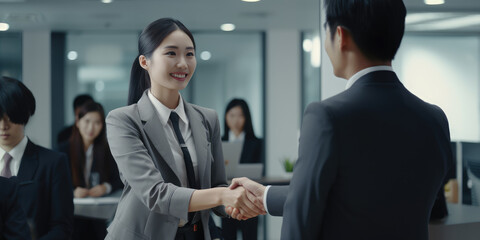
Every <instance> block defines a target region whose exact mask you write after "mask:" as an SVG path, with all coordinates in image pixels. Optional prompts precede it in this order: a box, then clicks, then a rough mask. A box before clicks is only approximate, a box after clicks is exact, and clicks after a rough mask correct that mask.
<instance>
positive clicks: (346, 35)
mask: <svg viewBox="0 0 480 240" xmlns="http://www.w3.org/2000/svg"><path fill="white" fill-rule="evenodd" d="M335 34H336V35H337V38H336V40H337V41H338V46H340V48H341V49H342V50H343V49H345V48H346V47H348V44H349V43H350V41H351V35H350V32H349V31H348V30H347V29H345V28H343V27H341V26H337V31H336V32H335Z"/></svg>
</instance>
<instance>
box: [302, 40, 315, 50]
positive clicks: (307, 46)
mask: <svg viewBox="0 0 480 240" xmlns="http://www.w3.org/2000/svg"><path fill="white" fill-rule="evenodd" d="M302 45H303V51H305V52H310V51H312V47H313V46H312V40H310V39H308V38H307V39H305V40H303V44H302Z"/></svg>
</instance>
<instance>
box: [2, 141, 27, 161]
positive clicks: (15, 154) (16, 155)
mask: <svg viewBox="0 0 480 240" xmlns="http://www.w3.org/2000/svg"><path fill="white" fill-rule="evenodd" d="M27 143H28V138H27V136H23V139H22V141H20V142H19V143H18V144H17V146H15V147H14V148H12V150H10V152H8V154H10V156H12V159H13V160H15V161H16V160H18V161H20V160H21V159H22V157H23V153H24V152H25V148H27ZM5 152H6V151H5V150H3V149H2V148H0V159H2V158H3V155H5Z"/></svg>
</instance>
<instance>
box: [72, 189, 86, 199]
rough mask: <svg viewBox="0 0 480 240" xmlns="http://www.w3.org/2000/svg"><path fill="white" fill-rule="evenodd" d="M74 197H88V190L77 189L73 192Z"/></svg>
mask: <svg viewBox="0 0 480 240" xmlns="http://www.w3.org/2000/svg"><path fill="white" fill-rule="evenodd" d="M73 196H74V197H76V198H84V197H88V189H86V188H82V187H76V188H75V191H73Z"/></svg>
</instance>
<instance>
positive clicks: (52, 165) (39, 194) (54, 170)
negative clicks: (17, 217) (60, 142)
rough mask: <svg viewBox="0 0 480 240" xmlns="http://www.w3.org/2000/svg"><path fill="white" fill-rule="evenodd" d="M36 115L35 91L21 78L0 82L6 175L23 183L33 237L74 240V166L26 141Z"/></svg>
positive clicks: (0, 166) (0, 161)
mask: <svg viewBox="0 0 480 240" xmlns="http://www.w3.org/2000/svg"><path fill="white" fill-rule="evenodd" d="M34 113H35V98H34V97H33V94H32V92H31V91H30V90H29V89H28V88H27V87H26V86H25V85H24V84H23V83H22V82H20V81H18V80H16V79H13V78H8V77H0V174H1V175H2V176H3V177H7V178H11V179H13V180H15V181H16V182H17V183H18V202H19V203H20V206H21V207H22V209H23V211H24V213H25V215H26V217H27V219H28V221H29V223H30V224H31V227H32V231H31V232H32V236H33V237H35V238H36V239H38V240H42V239H69V238H70V236H71V233H72V223H73V194H72V188H71V185H72V183H71V177H70V171H69V170H68V161H67V159H66V157H65V155H64V154H60V153H57V152H54V151H52V150H49V149H46V148H43V147H40V146H38V145H35V144H34V143H33V142H32V141H30V140H29V139H28V138H27V137H26V136H25V125H26V124H27V122H28V120H29V119H30V116H32V115H33V114H34ZM33 127H41V126H33ZM1 191H3V188H2V189H1Z"/></svg>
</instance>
